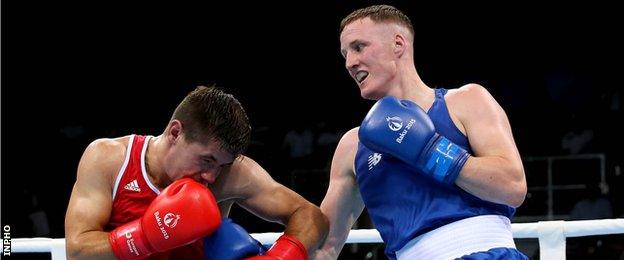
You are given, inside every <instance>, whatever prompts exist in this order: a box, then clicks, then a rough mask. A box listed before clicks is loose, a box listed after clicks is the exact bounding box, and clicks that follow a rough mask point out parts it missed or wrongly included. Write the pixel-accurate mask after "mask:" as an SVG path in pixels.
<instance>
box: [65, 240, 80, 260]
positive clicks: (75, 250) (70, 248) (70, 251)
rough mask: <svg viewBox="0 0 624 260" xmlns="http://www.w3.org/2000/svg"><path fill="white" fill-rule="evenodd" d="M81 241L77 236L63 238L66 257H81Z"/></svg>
mask: <svg viewBox="0 0 624 260" xmlns="http://www.w3.org/2000/svg"><path fill="white" fill-rule="evenodd" d="M81 244H82V243H81V242H80V241H79V239H77V238H70V237H68V238H66V239H65V252H66V254H67V259H82V258H83V257H81V256H82V255H83V254H82V249H81V246H80V245H81Z"/></svg>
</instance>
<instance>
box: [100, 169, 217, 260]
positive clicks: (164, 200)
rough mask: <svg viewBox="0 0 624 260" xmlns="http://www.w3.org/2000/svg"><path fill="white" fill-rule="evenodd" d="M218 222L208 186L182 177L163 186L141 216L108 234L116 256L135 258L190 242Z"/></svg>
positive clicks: (207, 231) (214, 202)
mask: <svg viewBox="0 0 624 260" xmlns="http://www.w3.org/2000/svg"><path fill="white" fill-rule="evenodd" d="M220 224H221V213H219V206H217V201H216V200H215V198H214V196H213V195H212V193H211V192H210V190H208V188H206V187H205V186H204V185H202V184H200V183H198V182H196V181H194V180H192V179H190V178H182V179H180V180H177V181H175V182H173V183H172V184H171V185H169V187H167V188H165V189H164V190H163V191H162V192H161V193H160V195H158V197H156V199H154V201H152V203H151V204H150V206H149V207H148V208H147V210H146V211H145V215H143V217H141V218H139V219H136V220H133V221H132V222H130V223H126V224H124V225H122V226H120V227H118V228H116V229H114V230H113V231H111V232H110V234H109V236H108V238H109V242H110V244H111V247H112V248H113V253H115V256H117V258H118V259H136V258H143V257H145V256H148V255H150V254H152V253H156V252H163V251H168V250H170V249H173V248H176V247H180V246H184V245H187V244H190V243H192V242H194V241H195V240H197V239H200V238H203V237H205V236H207V235H209V234H211V233H213V232H214V231H215V230H216V229H217V227H219V225H220Z"/></svg>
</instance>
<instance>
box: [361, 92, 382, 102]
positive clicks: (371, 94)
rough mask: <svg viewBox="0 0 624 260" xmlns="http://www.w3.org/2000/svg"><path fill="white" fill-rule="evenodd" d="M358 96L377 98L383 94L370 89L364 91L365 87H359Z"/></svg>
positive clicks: (370, 98)
mask: <svg viewBox="0 0 624 260" xmlns="http://www.w3.org/2000/svg"><path fill="white" fill-rule="evenodd" d="M360 96H362V98H363V99H368V100H379V99H380V98H382V97H383V95H379V93H378V92H376V91H371V90H370V89H369V90H368V91H366V90H365V89H360Z"/></svg>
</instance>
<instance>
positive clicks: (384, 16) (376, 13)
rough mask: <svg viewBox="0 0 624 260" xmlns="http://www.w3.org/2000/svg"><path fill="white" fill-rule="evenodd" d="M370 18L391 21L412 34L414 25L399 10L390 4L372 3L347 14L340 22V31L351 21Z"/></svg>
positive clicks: (379, 21) (375, 20)
mask: <svg viewBox="0 0 624 260" xmlns="http://www.w3.org/2000/svg"><path fill="white" fill-rule="evenodd" d="M366 17H368V18H370V19H371V20H373V22H376V23H381V22H393V23H397V24H399V25H402V26H404V27H406V28H407V29H408V30H409V32H410V33H411V34H412V36H414V26H413V25H412V21H411V20H410V19H409V17H407V15H405V14H404V13H403V12H401V10H399V9H397V8H396V7H394V6H390V5H373V6H369V7H365V8H361V9H358V10H355V11H353V12H352V13H350V14H349V15H347V16H346V17H345V18H344V19H342V21H341V22H340V31H339V33H342V31H343V30H344V28H345V27H346V26H347V25H349V24H350V23H352V22H355V21H357V20H360V19H364V18H366Z"/></svg>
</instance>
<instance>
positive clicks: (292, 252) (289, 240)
mask: <svg viewBox="0 0 624 260" xmlns="http://www.w3.org/2000/svg"><path fill="white" fill-rule="evenodd" d="M247 260H308V251H307V250H306V248H305V247H304V246H303V244H301V242H299V240H297V238H295V237H293V236H289V235H286V234H284V235H282V236H281V237H280V238H279V239H277V241H275V244H273V246H272V247H271V249H269V251H267V252H266V254H265V255H263V256H254V257H250V258H247Z"/></svg>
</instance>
